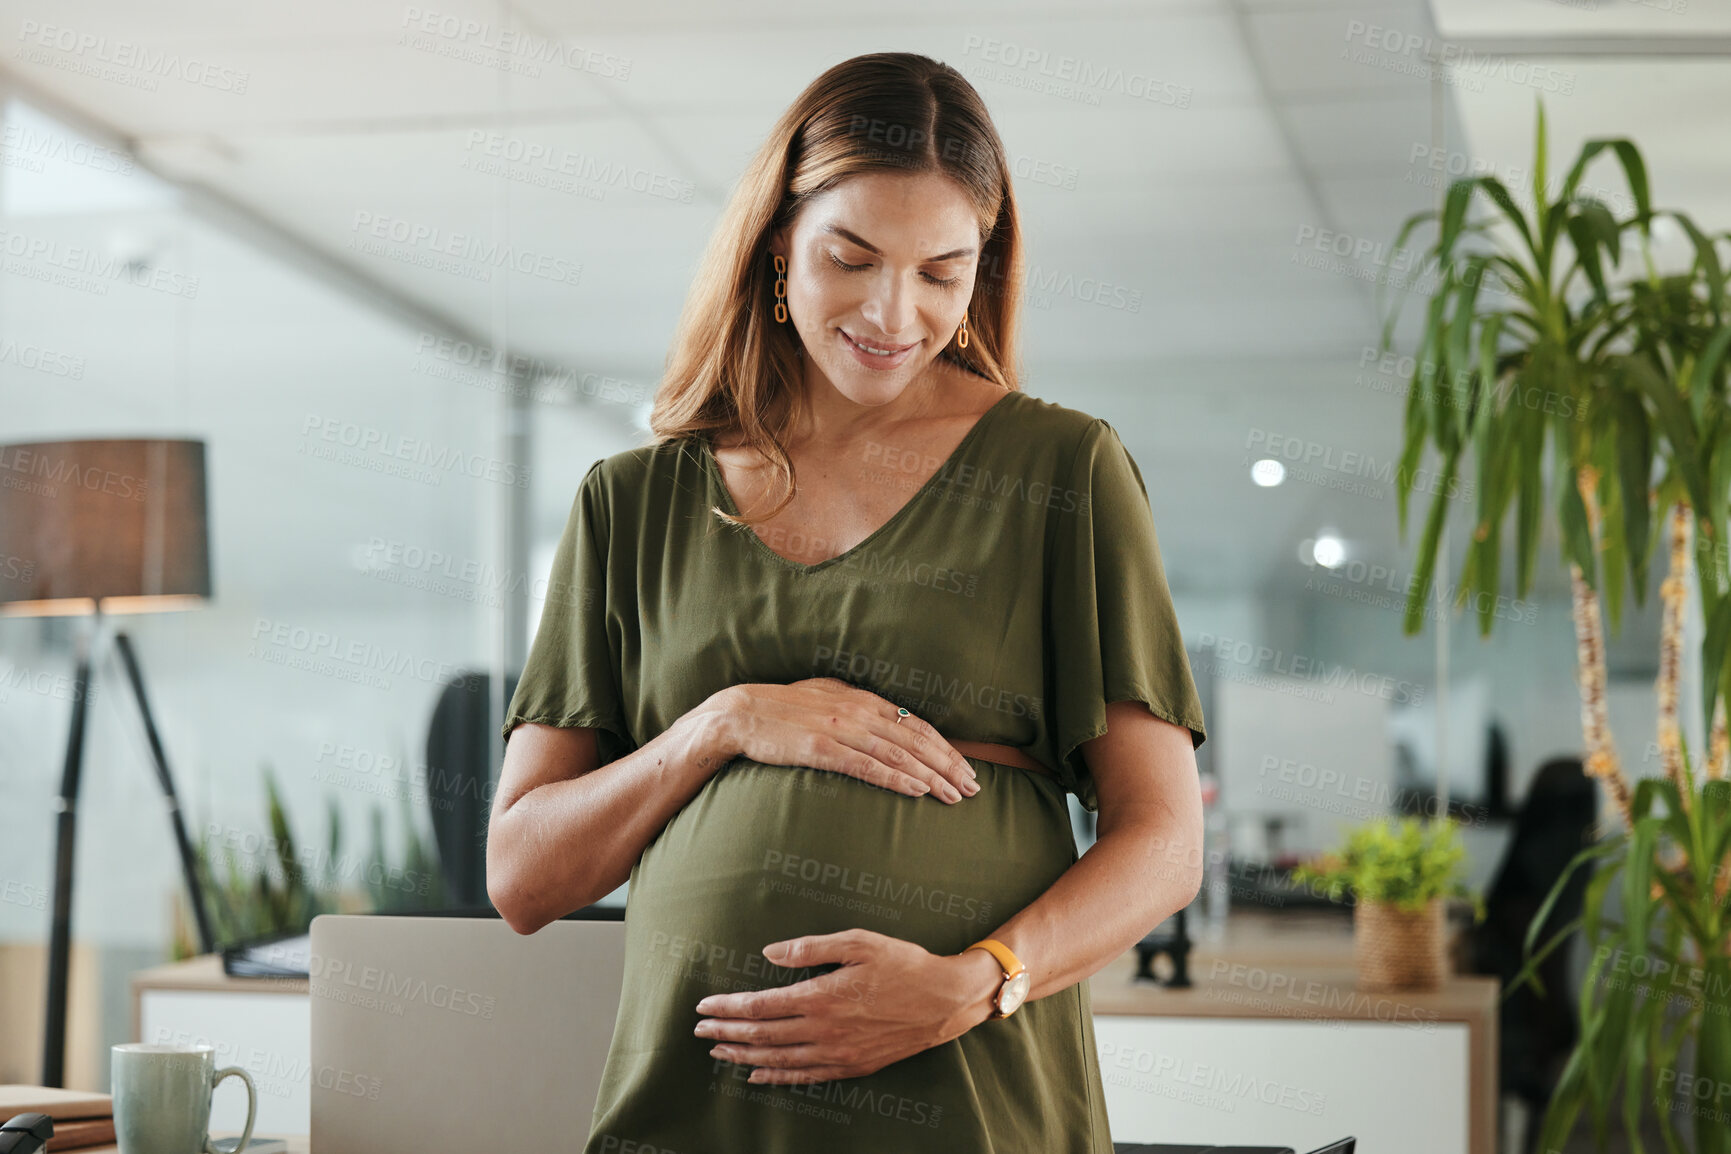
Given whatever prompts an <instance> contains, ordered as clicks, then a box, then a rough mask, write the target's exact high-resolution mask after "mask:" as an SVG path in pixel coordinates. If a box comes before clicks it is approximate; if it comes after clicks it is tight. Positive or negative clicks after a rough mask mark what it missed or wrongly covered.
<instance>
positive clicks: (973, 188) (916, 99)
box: [649, 52, 1024, 525]
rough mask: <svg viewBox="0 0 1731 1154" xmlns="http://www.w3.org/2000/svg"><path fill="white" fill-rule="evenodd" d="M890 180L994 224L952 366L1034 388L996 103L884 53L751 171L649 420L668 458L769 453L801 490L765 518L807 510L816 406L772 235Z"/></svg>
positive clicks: (816, 103) (858, 68) (693, 300)
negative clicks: (899, 178)
mask: <svg viewBox="0 0 1731 1154" xmlns="http://www.w3.org/2000/svg"><path fill="white" fill-rule="evenodd" d="M886 169H888V170H896V171H899V172H904V173H924V172H935V173H938V174H940V175H943V176H947V177H949V178H951V179H952V180H954V181H956V182H957V183H958V184H959V185H960V186H961V187H962V189H963V191H964V192H965V193H966V194H967V196H968V199H969V201H970V202H971V203H972V204H973V206H974V208H975V210H976V212H977V214H978V217H979V221H980V258H979V266H978V268H979V271H978V275H977V276H976V278H975V283H974V295H973V299H972V300H971V301H970V302H969V304H968V313H967V323H968V347H967V348H965V349H963V348H959V347H957V345H956V341H955V338H953V337H952V338H951V340H950V343H949V345H948V346H947V347H946V348H944V349H943V350H941V351H940V352H939V354H938V355H939V356H940V357H942V358H944V359H945V360H948V361H950V362H951V363H954V364H957V365H960V366H963V367H965V368H968V369H972V370H973V371H974V372H977V373H979V374H980V375H981V376H983V377H986V378H987V379H989V380H991V381H993V382H995V383H996V384H998V385H1000V386H1002V387H1003V388H1006V389H1011V390H1014V389H1017V388H1019V387H1020V384H1019V380H1020V376H1021V371H1020V363H1019V362H1020V353H1019V351H1018V340H1019V328H1020V324H1021V292H1020V289H1021V285H1022V282H1023V263H1022V262H1023V259H1024V258H1023V253H1022V233H1021V222H1020V219H1019V217H1018V215H1017V212H1016V200H1015V195H1014V192H1013V190H1012V188H1011V185H1010V167H1009V162H1008V160H1007V158H1006V157H1005V155H1004V146H1003V142H1002V141H1000V140H999V139H998V132H997V129H996V128H995V127H993V125H992V120H991V117H990V115H989V114H988V113H987V111H986V105H985V102H984V101H983V100H981V99H980V95H979V93H978V92H976V91H974V87H973V85H971V84H969V83H968V81H967V79H966V78H965V77H964V76H962V74H961V73H960V72H958V71H956V70H955V69H954V68H952V67H950V66H949V65H948V64H943V63H940V62H939V61H937V60H933V59H932V58H931V57H929V56H921V55H919V54H917V53H913V52H871V53H867V54H865V55H863V56H855V57H853V58H852V59H851V60H844V61H842V62H841V63H840V64H837V65H835V66H834V67H832V68H830V69H829V70H827V71H826V72H824V73H823V75H821V76H819V77H818V78H817V79H816V80H814V81H812V82H811V84H810V85H809V86H807V88H806V90H805V91H804V92H802V93H800V95H799V98H798V99H796V100H795V101H794V102H793V104H792V105H791V106H790V107H789V108H788V109H787V111H786V112H784V113H782V115H781V118H780V119H779V120H777V121H776V124H775V127H774V128H773V129H771V131H770V133H769V136H768V138H767V139H765V140H764V142H763V144H762V146H761V147H759V149H758V150H757V154H756V155H755V156H754V157H752V159H751V163H750V164H748V165H747V166H746V169H745V173H744V175H743V176H742V177H741V178H740V181H739V184H738V186H737V187H736V188H735V190H734V193H733V197H732V199H731V200H730V201H729V202H728V205H727V209H726V211H725V212H724V213H723V214H722V217H721V221H720V223H719V224H718V225H717V227H716V229H715V233H714V235H713V236H712V237H711V238H710V241H709V247H708V248H707V249H706V250H705V252H704V255H703V262H702V264H701V265H700V266H699V268H698V272H697V277H696V279H695V280H694V281H693V283H692V286H691V291H690V294H689V295H688V296H687V297H686V301H685V308H684V311H683V312H682V313H681V315H680V319H679V326H678V329H677V330H676V332H675V334H674V339H673V345H672V348H671V349H670V350H669V352H668V356H667V372H666V375H665V376H664V377H663V378H662V381H661V385H660V387H659V388H658V389H657V390H656V394H655V404H654V406H653V408H652V409H651V411H650V416H649V428H650V432H651V434H652V438H653V439H652V443H655V444H659V443H662V442H664V441H668V440H671V439H674V438H678V437H690V436H710V435H714V434H716V433H718V432H724V433H729V434H731V433H738V434H740V435H741V437H742V438H743V440H744V443H745V444H748V445H750V446H751V447H753V448H755V449H756V450H758V452H759V453H761V454H762V455H763V456H764V458H765V459H767V460H768V461H769V462H770V463H771V464H772V465H773V466H774V468H775V470H776V472H777V473H778V474H779V475H780V477H781V479H782V483H783V485H784V487H785V492H784V494H783V495H782V498H781V500H780V501H779V502H778V503H777V504H776V506H775V507H774V508H773V509H771V510H770V511H769V512H768V513H766V514H764V516H763V518H762V519H765V520H767V519H768V518H770V517H773V516H775V514H776V513H779V512H780V511H781V510H782V509H783V508H785V507H786V505H787V503H788V502H789V501H791V500H792V499H793V493H794V476H793V461H792V460H791V459H790V458H789V457H788V454H787V451H786V449H785V448H783V442H784V440H785V439H786V438H787V436H788V434H789V431H790V430H791V429H792V428H794V427H795V425H796V422H797V421H798V419H799V417H800V416H801V415H802V413H801V410H802V408H803V406H804V402H805V397H804V394H803V391H802V383H803V379H804V372H803V366H802V361H801V347H800V340H799V335H798V332H797V331H796V330H795V329H794V327H793V325H792V324H780V323H777V322H776V320H775V314H774V307H775V290H774V282H775V278H776V274H775V266H774V261H773V258H772V256H771V255H770V253H769V250H768V247H767V246H768V242H769V236H770V234H771V233H772V232H774V231H775V230H776V229H779V228H781V227H783V226H785V225H788V224H791V223H792V222H793V220H794V219H795V218H796V216H797V215H798V213H799V211H800V209H801V208H802V207H803V205H804V204H805V202H806V201H807V200H809V199H810V198H812V197H814V196H817V195H818V194H820V193H822V192H825V191H827V190H829V189H830V188H833V187H834V186H835V185H836V184H838V183H839V182H841V181H843V180H845V179H847V178H848V177H850V176H855V175H857V174H860V173H865V172H874V171H882V170H886ZM784 402H785V403H784ZM778 407H779V409H780V415H779V417H773V416H772V414H773V413H775V412H776V410H777V408H778ZM715 512H716V514H717V515H718V516H719V517H721V518H722V519H724V520H727V521H731V522H733V523H735V524H738V525H747V524H751V523H752V522H751V521H750V520H749V519H747V518H745V517H734V516H732V515H730V514H728V513H727V512H725V511H724V510H722V509H720V508H717V509H715Z"/></svg>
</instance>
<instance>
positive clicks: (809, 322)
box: [770, 172, 980, 405]
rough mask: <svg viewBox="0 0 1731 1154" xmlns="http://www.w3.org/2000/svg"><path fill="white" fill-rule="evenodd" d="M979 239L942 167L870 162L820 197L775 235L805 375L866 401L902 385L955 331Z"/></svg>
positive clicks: (969, 291) (970, 286)
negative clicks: (869, 169) (889, 167)
mask: <svg viewBox="0 0 1731 1154" xmlns="http://www.w3.org/2000/svg"><path fill="white" fill-rule="evenodd" d="M979 245H980V236H979V224H978V222H977V221H976V219H975V217H974V210H973V207H972V206H971V205H970V204H969V203H968V199H967V196H966V195H965V194H964V193H963V192H962V189H961V187H960V186H959V185H957V184H956V183H955V182H954V181H952V180H950V179H948V178H947V177H943V176H940V175H938V174H936V173H917V174H908V173H895V172H873V173H864V174H861V175H859V176H855V177H851V178H849V179H848V180H845V181H843V182H842V183H840V184H838V185H836V187H834V188H832V189H831V190H829V191H828V192H827V193H824V194H823V195H822V196H820V197H817V198H815V199H813V200H812V201H810V202H809V203H808V204H807V205H806V206H805V208H804V210H803V211H802V212H801V213H800V215H799V217H798V218H797V219H796V220H795V221H794V224H793V229H792V231H791V233H787V234H777V235H776V236H775V237H774V239H772V241H771V242H770V251H772V252H776V253H780V254H781V255H782V256H784V257H785V258H786V259H787V310H788V323H790V324H792V325H793V326H794V327H795V328H796V329H797V330H798V331H799V338H800V341H801V342H802V343H803V344H804V346H805V366H806V385H807V386H808V387H815V386H816V385H818V384H819V383H821V382H822V381H827V382H828V383H829V384H831V385H833V386H834V387H835V388H836V389H837V390H838V391H839V392H841V393H842V394H843V395H844V396H846V397H847V398H848V399H849V400H852V401H854V402H856V403H858V404H863V405H880V404H884V403H886V402H888V401H892V400H894V399H895V398H896V397H897V396H899V395H900V394H901V392H902V390H903V389H905V388H906V387H907V386H908V384H909V383H910V382H912V381H913V380H915V379H916V378H917V377H918V376H919V375H920V374H921V373H922V372H924V371H925V369H926V366H928V365H930V364H931V363H932V361H933V359H934V358H935V357H936V356H937V355H938V353H939V352H940V351H941V350H942V349H943V348H944V346H946V345H947V344H949V343H950V340H951V338H952V337H954V336H955V333H956V328H957V326H959V325H960V324H961V322H962V314H963V313H965V312H966V311H967V308H968V302H969V300H970V299H972V297H973V292H974V274H975V271H976V269H977V268H978V266H979ZM861 346H865V347H861ZM871 350H879V351H884V350H887V351H888V353H889V355H887V356H885V355H879V352H873V351H871ZM814 374H815V375H814Z"/></svg>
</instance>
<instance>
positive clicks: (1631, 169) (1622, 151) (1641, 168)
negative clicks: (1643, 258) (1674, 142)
mask: <svg viewBox="0 0 1731 1154" xmlns="http://www.w3.org/2000/svg"><path fill="white" fill-rule="evenodd" d="M1607 143H1608V144H1609V145H1610V146H1611V148H1612V149H1614V150H1615V151H1616V153H1617V160H1618V162H1619V163H1621V164H1622V166H1623V175H1624V177H1625V178H1626V179H1627V180H1628V182H1629V193H1630V195H1632V196H1633V197H1634V198H1635V216H1634V219H1635V221H1636V222H1637V223H1638V224H1639V225H1640V226H1641V232H1642V233H1643V234H1647V233H1648V232H1649V230H1650V229H1651V227H1652V219H1653V204H1652V200H1651V198H1649V197H1648V195H1647V165H1646V163H1645V162H1644V161H1642V159H1641V150H1640V149H1638V148H1636V147H1635V145H1634V143H1633V142H1632V141H1628V140H1621V139H1619V140H1611V141H1608V142H1607Z"/></svg>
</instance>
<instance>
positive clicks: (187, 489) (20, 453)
mask: <svg viewBox="0 0 1731 1154" xmlns="http://www.w3.org/2000/svg"><path fill="white" fill-rule="evenodd" d="M209 596H210V529H209V517H208V510H207V508H206V500H205V476H204V442H203V441H192V440H161V439H153V438H137V437H134V438H124V439H111V440H92V441H32V442H25V443H19V444H7V445H0V613H8V614H36V615H56V614H77V613H88V612H90V610H91V608H92V605H91V602H92V601H100V602H101V608H102V611H103V612H104V613H110V612H113V613H143V612H155V611H160V610H167V609H180V608H191V607H192V606H194V605H196V604H198V603H199V602H200V601H202V600H203V599H204V598H207V597H209Z"/></svg>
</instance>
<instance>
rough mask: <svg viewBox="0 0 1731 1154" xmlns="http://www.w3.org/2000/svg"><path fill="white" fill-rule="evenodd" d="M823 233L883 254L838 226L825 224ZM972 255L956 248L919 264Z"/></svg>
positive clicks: (857, 236)
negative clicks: (832, 234)
mask: <svg viewBox="0 0 1731 1154" xmlns="http://www.w3.org/2000/svg"><path fill="white" fill-rule="evenodd" d="M823 231H824V232H826V233H834V234H835V235H836V236H839V237H841V238H842V239H843V240H847V241H851V242H852V243H854V244H857V245H859V246H860V247H861V248H863V249H865V250H866V251H867V252H869V253H874V254H876V255H878V256H882V255H883V253H882V252H881V251H879V249H878V247H877V246H876V245H874V244H872V243H871V242H870V241H868V240H866V239H865V238H864V237H862V236H860V235H858V234H857V233H854V232H850V231H849V230H847V229H845V228H843V227H842V226H841V225H839V224H826V225H824V226H823ZM973 255H974V250H973V249H971V248H956V249H951V250H950V251H949V252H945V253H939V254H938V255H937V256H928V257H927V258H926V259H925V260H924V261H922V262H920V263H922V264H932V263H934V262H936V261H940V260H954V259H956V258H957V257H959V256H973Z"/></svg>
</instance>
